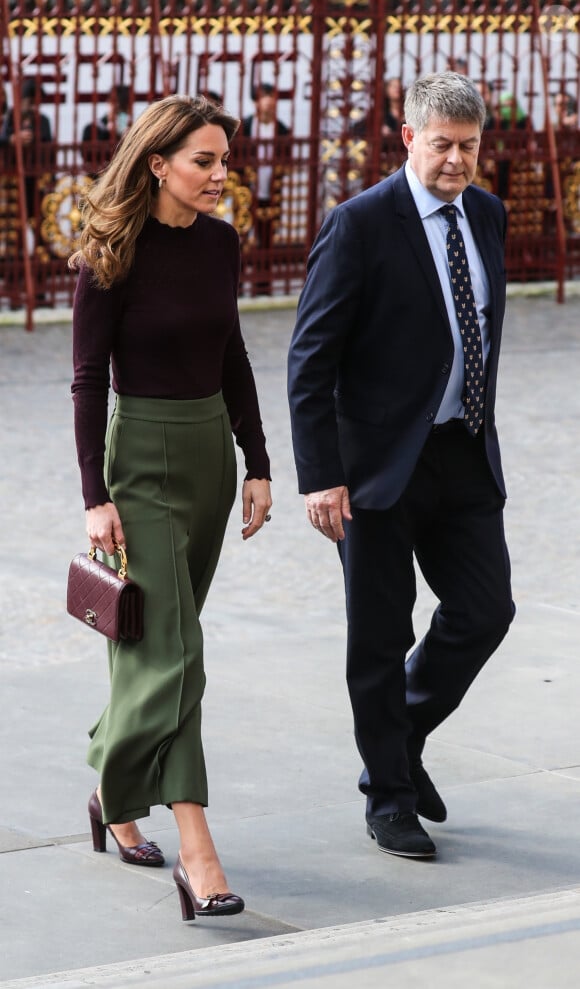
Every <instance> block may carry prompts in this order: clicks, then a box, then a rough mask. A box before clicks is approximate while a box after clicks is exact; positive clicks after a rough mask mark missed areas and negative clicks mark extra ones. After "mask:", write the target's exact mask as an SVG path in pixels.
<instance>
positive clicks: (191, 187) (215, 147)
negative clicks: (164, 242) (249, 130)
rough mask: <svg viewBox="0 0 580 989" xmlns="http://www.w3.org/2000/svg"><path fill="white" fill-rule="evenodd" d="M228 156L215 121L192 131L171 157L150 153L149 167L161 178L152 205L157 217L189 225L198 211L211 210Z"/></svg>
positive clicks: (219, 188) (205, 211)
mask: <svg viewBox="0 0 580 989" xmlns="http://www.w3.org/2000/svg"><path fill="white" fill-rule="evenodd" d="M229 155H230V151H229V146H228V141H227V137H226V135H225V131H224V130H223V128H222V127H219V126H217V125H216V124H205V125H204V126H203V127H200V128H199V130H195V131H192V133H191V134H190V135H189V137H188V138H187V140H186V142H185V144H184V145H183V147H181V148H180V149H179V151H176V152H175V154H173V155H172V156H171V157H170V158H163V157H162V156H161V155H152V156H151V158H150V160H149V164H150V167H151V169H152V171H153V173H154V175H155V176H156V177H157V178H158V179H159V178H161V179H163V184H162V187H161V188H160V190H159V194H158V196H157V198H156V201H155V205H154V207H153V213H154V215H155V216H156V217H157V219H158V220H160V221H161V222H162V223H168V224H170V225H171V226H189V225H190V224H191V223H193V221H194V220H195V218H196V216H197V214H198V213H213V211H214V210H215V208H216V206H217V204H218V202H219V198H220V196H221V194H222V191H223V187H224V182H225V180H226V178H227V162H228V158H229Z"/></svg>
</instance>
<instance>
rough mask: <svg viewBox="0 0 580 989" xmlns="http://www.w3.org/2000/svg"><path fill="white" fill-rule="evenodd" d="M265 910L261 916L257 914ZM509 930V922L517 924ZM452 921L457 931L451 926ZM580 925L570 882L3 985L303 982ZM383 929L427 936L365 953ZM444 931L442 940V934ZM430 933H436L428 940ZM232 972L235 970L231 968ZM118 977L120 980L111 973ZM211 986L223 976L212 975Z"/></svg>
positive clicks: (578, 892)
mask: <svg viewBox="0 0 580 989" xmlns="http://www.w3.org/2000/svg"><path fill="white" fill-rule="evenodd" d="M554 908H555V909H556V910H559V911H560V912H562V911H568V912H569V911H573V912H574V914H575V915H574V916H573V917H570V916H568V917H564V918H561V919H554V920H547V921H543V922H532V923H529V920H528V918H527V916H525V915H526V914H527V915H529V914H530V912H531V913H532V916H538V915H539V914H541V913H542V912H545V911H546V910H550V909H554ZM257 916H260V915H257ZM510 922H511V927H510V928H509V929H507V928H506V925H507V924H510ZM476 924H477V929H478V931H480V933H475V934H473V933H472V931H471V930H470V927H473V926H474V925H476ZM486 924H487V925H491V926H492V927H493V925H494V924H495V925H498V924H499V925H501V927H500V928H498V929H497V930H493V929H492V930H489V931H482V930H481V928H482V926H483V925H486ZM449 925H452V927H451V931H450V933H451V938H450V937H449V936H446V931H447V929H448V928H449ZM577 930H578V931H580V886H572V887H564V888H561V889H559V890H551V891H550V892H539V893H535V894H530V895H528V896H524V897H519V896H516V897H500V898H494V899H491V900H480V901H474V902H471V903H463V904H458V905H456V906H449V907H434V908H431V909H429V910H423V911H418V912H416V913H408V914H400V915H398V916H394V917H393V916H390V917H382V918H376V919H373V920H368V921H361V922H358V923H352V924H343V925H336V926H334V927H326V928H315V929H309V930H303V931H300V930H298V931H297V932H293V933H291V934H280V935H275V936H274V937H266V938H259V939H256V940H250V941H239V942H233V943H230V944H224V945H219V946H212V947H208V948H198V949H192V950H190V951H178V952H173V953H170V954H165V955H152V956H145V957H142V958H139V959H133V960H131V961H128V962H115V963H112V964H110V965H98V966H92V967H87V968H77V969H70V970H63V971H60V972H53V973H46V974H44V975H39V976H33V977H29V978H24V979H13V980H9V981H6V982H0V989H49V987H51V986H52V987H54V989H80V987H82V986H88V985H91V986H99V985H103V986H108V987H113V986H114V987H115V989H121V987H122V986H123V985H127V986H129V985H137V983H136V982H135V979H136V978H138V977H141V980H142V984H143V985H144V986H145V985H147V984H148V982H149V979H150V977H153V978H154V979H155V982H154V983H152V985H155V986H158V985H161V984H162V983H161V982H160V981H159V980H160V979H161V978H162V977H166V978H167V979H168V980H169V979H171V978H172V976H173V977H178V976H180V975H184V973H185V972H186V970H187V971H190V972H191V971H193V972H195V973H196V975H199V974H200V973H203V972H208V971H209V972H210V973H211V975H215V974H216V972H217V966H218V965H219V966H220V967H222V966H223V968H224V976H223V978H220V981H219V987H220V989H260V987H262V986H263V987H265V986H275V985H276V984H282V983H285V984H287V983H289V982H295V983H298V982H300V981H304V980H305V979H312V978H316V977H320V978H323V977H326V976H328V975H332V974H338V973H345V972H353V973H354V972H362V971H364V970H369V969H372V968H378V967H379V966H383V967H384V966H386V965H389V966H390V965H396V964H400V963H403V962H406V961H417V960H421V959H424V958H429V957H436V956H444V955H451V954H458V953H459V954H464V953H466V952H469V951H477V950H481V949H483V948H486V947H493V946H495V945H501V944H515V943H518V942H522V941H530V940H535V939H536V938H548V937H552V936H554V935H559V934H565V933H571V932H572V931H577ZM377 933H380V934H381V936H388V935H389V934H391V935H393V936H399V937H404V938H405V942H408V940H409V939H410V938H411V937H415V938H421V939H422V941H423V942H425V939H426V938H427V943H422V944H417V945H411V946H409V947H403V948H399V949H397V948H395V949H394V950H391V951H389V950H386V951H381V952H380V953H379V954H378V955H377V954H376V953H374V954H372V956H369V955H368V953H367V954H365V955H364V956H363V955H362V954H361V953H363V952H364V943H365V941H368V940H370V939H371V938H373V937H374V936H376V935H377ZM437 938H439V939H440V940H439V941H437V940H435V939H437ZM429 939H430V940H429ZM353 942H354V943H355V944H356V945H357V946H358V951H359V953H358V955H357V956H356V957H355V958H350V959H349V958H344V959H343V960H342V961H340V960H336V961H334V960H333V961H332V962H329V963H324V962H313V963H310V964H308V963H302V965H300V962H298V963H297V964H296V966H295V967H293V968H290V966H292V956H291V954H286V955H285V958H284V955H283V952H291V949H299V950H301V951H302V952H303V951H304V950H305V949H308V948H312V947H314V948H319V949H320V948H321V947H323V946H325V945H332V948H333V952H336V951H338V950H340V947H341V945H342V947H343V948H344V949H347V948H348V947H349V946H351V945H352V944H353ZM281 959H284V960H287V962H288V964H287V965H286V966H285V968H284V969H283V971H279V972H274V971H271V972H268V973H265V974H263V975H259V974H254V975H251V976H249V977H248V978H240V975H239V969H238V970H237V971H236V972H235V974H234V973H233V972H232V971H231V969H232V965H236V964H237V965H241V964H244V962H246V961H249V960H253V961H262V962H266V963H268V962H269V963H272V962H277V961H280V960H281ZM228 972H229V974H228ZM113 979H114V980H115V981H114V982H113V981H111V980H113ZM208 984H209V985H210V986H214V987H217V985H218V984H217V983H215V982H214V981H213V979H211V980H210V982H209V983H208Z"/></svg>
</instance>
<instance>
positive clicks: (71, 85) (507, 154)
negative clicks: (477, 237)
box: [0, 0, 580, 326]
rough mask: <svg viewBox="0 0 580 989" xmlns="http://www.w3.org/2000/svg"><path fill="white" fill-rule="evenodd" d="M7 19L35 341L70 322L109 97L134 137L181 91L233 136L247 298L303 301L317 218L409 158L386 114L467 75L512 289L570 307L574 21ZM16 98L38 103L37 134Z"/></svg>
mask: <svg viewBox="0 0 580 989" xmlns="http://www.w3.org/2000/svg"><path fill="white" fill-rule="evenodd" d="M0 2H1V4H2V6H1V8H0V14H1V20H0V40H1V44H2V63H1V66H0V82H1V83H2V86H3V89H4V92H5V94H6V102H7V104H8V106H7V108H6V109H5V111H4V114H3V115H4V123H3V129H2V130H1V131H0V305H2V306H4V307H6V306H12V307H14V308H20V307H22V306H23V305H26V307H27V310H28V314H29V321H28V325H29V326H31V325H32V312H33V310H34V308H35V307H36V306H38V305H49V306H57V305H69V304H70V301H71V298H72V291H73V288H74V278H73V276H72V275H71V274H70V273H69V272H68V270H67V267H66V258H67V256H68V254H69V253H70V251H71V249H72V245H73V243H74V239H75V236H76V234H77V233H78V229H79V223H80V213H79V209H78V202H79V199H80V198H82V195H83V192H84V190H85V189H86V188H87V186H88V184H90V182H92V181H93V180H94V178H93V176H94V175H95V174H97V173H98V170H99V168H100V167H101V166H102V165H103V164H104V163H105V162H106V160H107V157H108V155H109V154H110V153H111V151H112V147H113V146H114V144H115V140H116V139H115V138H111V140H110V141H109V143H108V144H107V142H106V141H104V142H103V141H102V139H101V138H97V124H98V122H99V119H100V118H101V117H102V116H103V114H104V113H105V111H106V109H107V104H108V103H109V101H110V99H111V95H112V94H113V95H114V96H115V98H116V101H117V110H121V111H122V112H123V113H126V114H127V120H128V121H129V122H130V120H131V119H134V118H135V116H136V115H137V114H138V113H140V112H141V111H142V110H143V109H144V107H145V106H146V105H147V103H148V102H150V101H151V100H154V99H158V98H160V97H162V96H163V95H166V94H169V93H172V92H187V93H196V92H203V93H206V94H209V95H210V96H211V95H213V96H214V97H216V98H219V99H220V100H223V102H224V104H225V106H226V107H227V109H228V110H229V111H230V112H232V113H235V114H237V115H238V116H239V117H240V118H241V119H243V120H244V125H243V128H242V129H241V131H240V134H239V135H238V136H237V137H236V139H235V141H234V144H233V148H232V150H233V161H232V169H231V171H230V176H229V180H228V185H227V189H226V194H225V196H224V198H223V201H222V203H221V205H220V209H221V212H222V215H224V216H225V217H226V218H228V219H230V220H231V221H232V222H233V223H234V224H235V225H236V227H237V229H238V231H239V233H240V237H241V240H242V246H243V278H242V293H243V294H244V295H251V294H263V293H271V294H275V295H281V294H285V293H293V292H296V291H297V290H298V289H299V288H300V286H301V283H302V280H303V275H304V265H305V260H306V257H307V254H308V250H309V247H310V245H311V243H312V239H313V237H314V236H315V234H316V231H317V229H318V227H319V225H320V222H321V220H322V219H323V217H324V215H325V214H326V213H327V212H328V211H329V210H330V209H332V207H333V206H334V205H335V204H336V203H337V202H339V201H341V200H343V199H345V198H348V197H349V196H352V195H353V194H354V193H356V192H357V191H359V190H360V189H363V188H365V187H366V186H368V185H369V184H371V183H373V182H376V181H378V180H379V179H380V178H381V177H383V176H385V175H387V174H389V172H391V171H392V170H394V169H396V168H398V167H399V165H400V164H401V163H402V161H403V160H404V150H403V146H402V142H401V139H400V132H399V130H398V129H397V127H396V126H395V127H394V128H393V127H392V128H390V129H389V128H388V127H386V126H385V120H386V117H385V113H386V112H388V113H391V116H392V117H394V119H395V121H396V117H397V114H396V109H397V103H398V96H397V95H396V91H397V87H398V88H399V90H400V89H401V88H402V89H404V87H405V86H406V85H408V83H409V82H410V81H411V80H412V79H413V78H415V77H416V76H417V75H418V74H421V73H423V72H428V71H438V70H441V69H445V68H447V67H449V68H455V69H456V70H458V71H465V72H467V74H469V75H470V76H471V77H472V78H473V79H474V80H475V81H476V82H477V83H478V84H479V85H480V86H481V87H482V91H483V92H484V93H485V94H486V97H487V98H488V99H489V107H490V126H489V128H487V129H486V131H485V132H484V139H483V148H482V154H481V158H480V168H479V174H478V181H480V182H481V183H482V184H484V185H485V186H486V187H488V188H490V189H492V190H493V191H495V192H497V193H498V194H499V195H501V196H502V198H503V199H504V200H505V202H506V205H507V207H508V210H509V213H510V228H509V231H510V232H509V243H508V249H507V267H508V274H509V277H510V278H512V279H519V280H529V279H540V278H550V279H555V280H556V281H557V283H558V285H559V286H560V291H559V298H562V289H561V286H562V284H563V279H564V277H565V276H573V275H575V274H576V273H577V271H578V269H579V267H580V249H579V245H580V210H579V205H578V204H579V198H580V197H579V190H580V153H579V151H580V140H579V133H580V132H579V130H578V117H577V109H578V101H579V98H580V82H579V71H578V66H579V57H580V50H579V44H578V42H579V37H580V34H579V24H580V18H579V16H578V14H577V13H575V12H574V9H572V8H568V7H566V6H563V5H562V6H558V5H556V6H554V5H550V6H545V7H541V6H540V4H539V0H532V2H527V3H518V2H513V3H507V2H504V0H499V2H495V3H493V2H492V3H490V2H486V0H482V2H481V3H477V4H476V3H474V2H470V0H467V2H461V0H433V2H430V3H429V4H428V5H427V4H426V3H424V2H423V0H415V2H406V0H403V2H400V3H396V2H395V0H392V2H388V0H335V2H330V0H318V2H316V0H312V2H306V0H302V2H295V3H294V2H291V0H264V2H260V0H234V2H230V3H228V4H222V3H220V2H219V0H192V2H187V0H168V2H163V0H157V2H151V3H146V2H143V0H118V2H115V0H94V2H91V0H79V2H74V0H48V2H45V3H42V4H35V3H34V2H30V0H23V2H18V0H0ZM388 80H393V82H392V83H391V82H389V86H390V87H391V90H390V96H389V94H387V93H386V91H385V83H386V81H388ZM393 86H394V89H392V87H393ZM23 87H24V89H25V90H26V91H27V92H29V93H32V97H33V99H32V102H33V103H35V104H36V113H33V114H32V117H31V125H30V128H29V130H28V136H26V134H25V124H26V121H27V119H28V105H27V102H26V98H25V101H24V103H23V101H22V92H23ZM270 90H273V91H274V95H275V96H276V105H275V114H276V117H277V118H278V120H279V121H280V122H281V125H282V126H281V127H278V128H276V129H275V131H274V132H272V131H271V130H264V131H263V132H262V133H261V132H260V130H259V129H258V131H257V132H256V130H255V128H254V129H253V126H254V125H252V123H251V120H250V119H249V118H252V117H255V115H256V107H257V104H256V102H255V100H254V99H253V97H254V96H258V95H260V93H263V91H270ZM393 93H394V94H395V95H393ZM122 94H124V95H122ZM0 95H1V94H0ZM270 95H272V94H271V93H270ZM389 100H390V102H389ZM558 101H559V102H560V103H562V105H563V106H564V105H565V108H566V107H567V108H568V110H569V113H568V115H567V118H568V119H567V120H566V119H565V117H566V115H565V114H564V113H563V112H562V113H560V111H559V109H558V113H560V115H559V116H558V117H556V112H557V108H556V102H558ZM1 102H2V101H1V100H0V103H1ZM28 102H30V100H29V101H28ZM121 104H122V105H121ZM39 113H40V114H41V115H42V116H44V118H45V121H44V122H42V118H41V116H39ZM25 118H26V119H25ZM391 122H392V121H391ZM47 128H48V133H47ZM87 133H89V137H88V138H87V137H86V135H87ZM266 133H267V136H262V135H263V134H266ZM2 135H3V136H2ZM91 135H92V136H91ZM83 136H85V140H83ZM264 176H267V182H268V186H267V191H266V193H265V192H264V185H263V183H264Z"/></svg>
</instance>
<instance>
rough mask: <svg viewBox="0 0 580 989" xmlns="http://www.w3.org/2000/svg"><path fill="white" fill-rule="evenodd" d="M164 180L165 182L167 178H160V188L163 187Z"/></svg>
mask: <svg viewBox="0 0 580 989" xmlns="http://www.w3.org/2000/svg"><path fill="white" fill-rule="evenodd" d="M164 182H165V179H164V178H160V179H159V188H160V189H162V188H163V183H164Z"/></svg>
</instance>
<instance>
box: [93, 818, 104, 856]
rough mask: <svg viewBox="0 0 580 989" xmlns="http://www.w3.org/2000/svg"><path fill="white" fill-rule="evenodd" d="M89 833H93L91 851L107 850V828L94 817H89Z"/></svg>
mask: <svg viewBox="0 0 580 989" xmlns="http://www.w3.org/2000/svg"><path fill="white" fill-rule="evenodd" d="M90 821H91V833H92V835H93V851H95V852H106V851H107V829H106V827H105V825H104V824H103V823H102V822H101V821H98V820H97V818H96V817H91V818H90Z"/></svg>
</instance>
